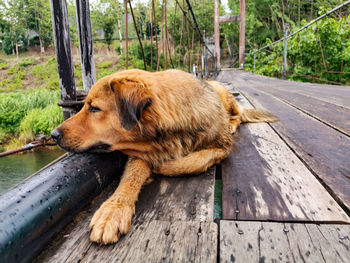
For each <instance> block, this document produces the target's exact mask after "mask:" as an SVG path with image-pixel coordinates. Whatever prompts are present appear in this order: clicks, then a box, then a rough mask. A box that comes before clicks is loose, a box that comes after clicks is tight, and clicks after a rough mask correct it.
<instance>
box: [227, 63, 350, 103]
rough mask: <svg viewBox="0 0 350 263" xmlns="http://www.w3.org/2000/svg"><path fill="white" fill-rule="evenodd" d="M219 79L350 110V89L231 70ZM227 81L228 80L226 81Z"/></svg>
mask: <svg viewBox="0 0 350 263" xmlns="http://www.w3.org/2000/svg"><path fill="white" fill-rule="evenodd" d="M220 78H223V79H224V80H226V78H227V79H229V81H231V82H232V83H234V84H235V85H236V84H238V85H241V84H243V85H245V84H246V83H247V82H254V84H258V85H260V86H261V85H264V86H265V87H277V88H278V89H280V90H287V91H290V92H296V93H299V94H302V95H306V96H309V97H312V98H316V99H319V100H323V101H325V102H328V103H333V104H335V105H338V106H342V107H346V108H348V109H350V87H349V86H336V85H326V84H315V83H306V82H296V81H287V80H282V79H276V78H271V77H266V76H260V75H255V74H252V73H250V72H245V71H241V70H231V71H228V72H226V74H224V75H223V74H222V75H221V76H220ZM227 81H228V80H227Z"/></svg>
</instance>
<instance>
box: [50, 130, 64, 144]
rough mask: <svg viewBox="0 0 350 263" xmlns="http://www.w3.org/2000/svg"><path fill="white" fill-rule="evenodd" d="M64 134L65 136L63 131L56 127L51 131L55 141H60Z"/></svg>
mask: <svg viewBox="0 0 350 263" xmlns="http://www.w3.org/2000/svg"><path fill="white" fill-rule="evenodd" d="M62 136H63V135H62V132H61V131H60V130H58V129H54V130H53V131H52V132H51V137H52V139H53V140H54V141H55V142H59V141H60V140H61V139H62Z"/></svg>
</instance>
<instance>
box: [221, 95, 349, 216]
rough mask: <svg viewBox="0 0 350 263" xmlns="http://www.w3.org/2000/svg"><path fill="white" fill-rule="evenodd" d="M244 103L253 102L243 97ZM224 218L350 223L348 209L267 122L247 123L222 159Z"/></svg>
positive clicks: (245, 106) (241, 100) (239, 130)
mask: <svg viewBox="0 0 350 263" xmlns="http://www.w3.org/2000/svg"><path fill="white" fill-rule="evenodd" d="M238 99H239V100H240V103H241V104H242V106H243V107H244V108H251V105H250V104H249V103H248V102H247V101H246V99H245V98H244V97H242V96H239V97H238ZM222 185H223V189H222V193H223V194H222V203H223V208H222V211H223V219H240V220H267V221H269V220H270V221H271V220H272V221H318V222H350V219H349V217H348V216H347V215H346V213H345V212H344V211H343V209H342V208H341V207H340V206H339V205H338V204H337V203H336V202H335V201H334V199H333V198H332V196H331V195H330V194H329V193H328V192H327V191H326V190H325V189H324V187H323V186H322V185H321V184H320V182H319V181H318V180H317V179H316V178H315V177H314V175H313V174H312V173H311V172H310V171H309V170H308V168H307V167H306V166H305V165H304V164H303V162H302V161H300V160H299V159H298V157H297V156H295V154H294V153H293V151H292V150H291V149H289V148H288V146H287V145H286V144H285V143H284V142H283V140H282V139H281V138H279V136H278V134H277V133H276V132H275V131H274V130H273V129H272V128H271V127H270V126H269V125H268V124H266V123H249V124H243V125H242V126H241V127H240V128H239V129H238V131H237V132H236V134H235V135H234V145H233V149H232V152H231V154H230V155H229V157H228V158H227V159H226V160H225V161H224V162H223V163H222Z"/></svg>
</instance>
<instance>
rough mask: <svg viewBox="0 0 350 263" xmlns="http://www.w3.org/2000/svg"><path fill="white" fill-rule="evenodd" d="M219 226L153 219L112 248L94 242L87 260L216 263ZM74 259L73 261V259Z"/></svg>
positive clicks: (85, 258)
mask: <svg viewBox="0 0 350 263" xmlns="http://www.w3.org/2000/svg"><path fill="white" fill-rule="evenodd" d="M216 257H217V225H216V224H215V223H205V222H185V221H177V222H168V221H157V220H156V221H150V222H148V223H147V224H144V225H141V226H139V227H138V228H135V226H134V229H132V231H131V232H130V234H128V235H127V238H125V239H123V240H122V241H121V242H120V243H118V244H116V245H115V246H113V247H112V249H111V248H110V247H101V246H99V245H96V244H93V245H91V247H90V249H89V251H88V253H87V255H86V256H85V257H84V259H83V261H84V262H112V261H113V262H213V263H214V262H216ZM73 261H74V260H73Z"/></svg>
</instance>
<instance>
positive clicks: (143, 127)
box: [56, 70, 276, 244]
mask: <svg viewBox="0 0 350 263" xmlns="http://www.w3.org/2000/svg"><path fill="white" fill-rule="evenodd" d="M260 121H276V117H275V116H273V115H272V114H269V113H267V112H264V111H260V110H243V109H242V107H241V106H240V105H239V104H238V102H237V101H236V100H235V98H234V97H233V95H232V94H231V93H230V92H228V91H227V90H226V89H225V88H224V87H222V86H221V85H220V84H219V83H218V82H215V81H207V82H206V81H200V80H197V79H195V78H194V77H193V76H192V75H190V74H188V73H185V72H183V71H178V70H168V71H164V72H156V73H150V72H146V71H142V70H128V71H123V72H119V73H116V74H113V75H110V76H107V77H104V78H102V79H100V80H99V81H98V82H97V83H96V84H95V85H94V86H93V87H92V89H91V91H90V93H89V94H88V96H87V98H86V99H85V105H84V107H83V108H82V110H81V111H80V112H79V113H77V114H76V115H75V116H73V117H72V118H70V119H68V120H66V121H65V122H64V123H62V124H61V125H60V126H59V127H58V128H57V129H56V133H57V132H59V134H60V137H59V138H57V143H58V144H59V145H60V146H61V147H62V148H64V149H66V150H68V151H73V152H86V151H91V152H100V151H116V150H119V151H122V152H123V153H125V154H127V155H129V156H130V157H129V160H128V163H127V165H126V168H125V171H124V174H123V176H122V179H121V182H120V184H119V186H118V188H117V190H116V191H115V193H114V194H113V195H112V196H111V197H110V198H109V199H108V200H107V201H105V202H104V203H103V204H102V206H101V207H100V208H99V209H98V210H97V212H96V213H95V214H94V216H93V218H92V220H91V224H90V228H91V229H92V231H91V236H90V238H91V240H92V241H95V242H99V243H103V244H107V243H113V242H116V241H117V240H118V239H119V233H120V234H125V233H127V232H128V230H129V227H130V224H131V219H132V215H133V214H134V212H135V202H136V201H137V198H138V195H139V192H140V190H141V187H142V185H144V184H145V183H146V182H147V181H148V180H149V179H150V176H151V173H152V172H153V173H157V174H163V175H168V176H177V175H184V174H193V173H200V172H203V171H205V170H206V169H208V168H209V167H210V166H212V165H214V164H216V163H218V162H220V161H221V160H223V159H224V158H226V157H227V156H228V154H229V153H230V151H231V148H232V144H233V139H232V133H234V132H235V131H236V129H237V127H238V126H239V125H240V123H241V122H260ZM56 137H57V136H56Z"/></svg>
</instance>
